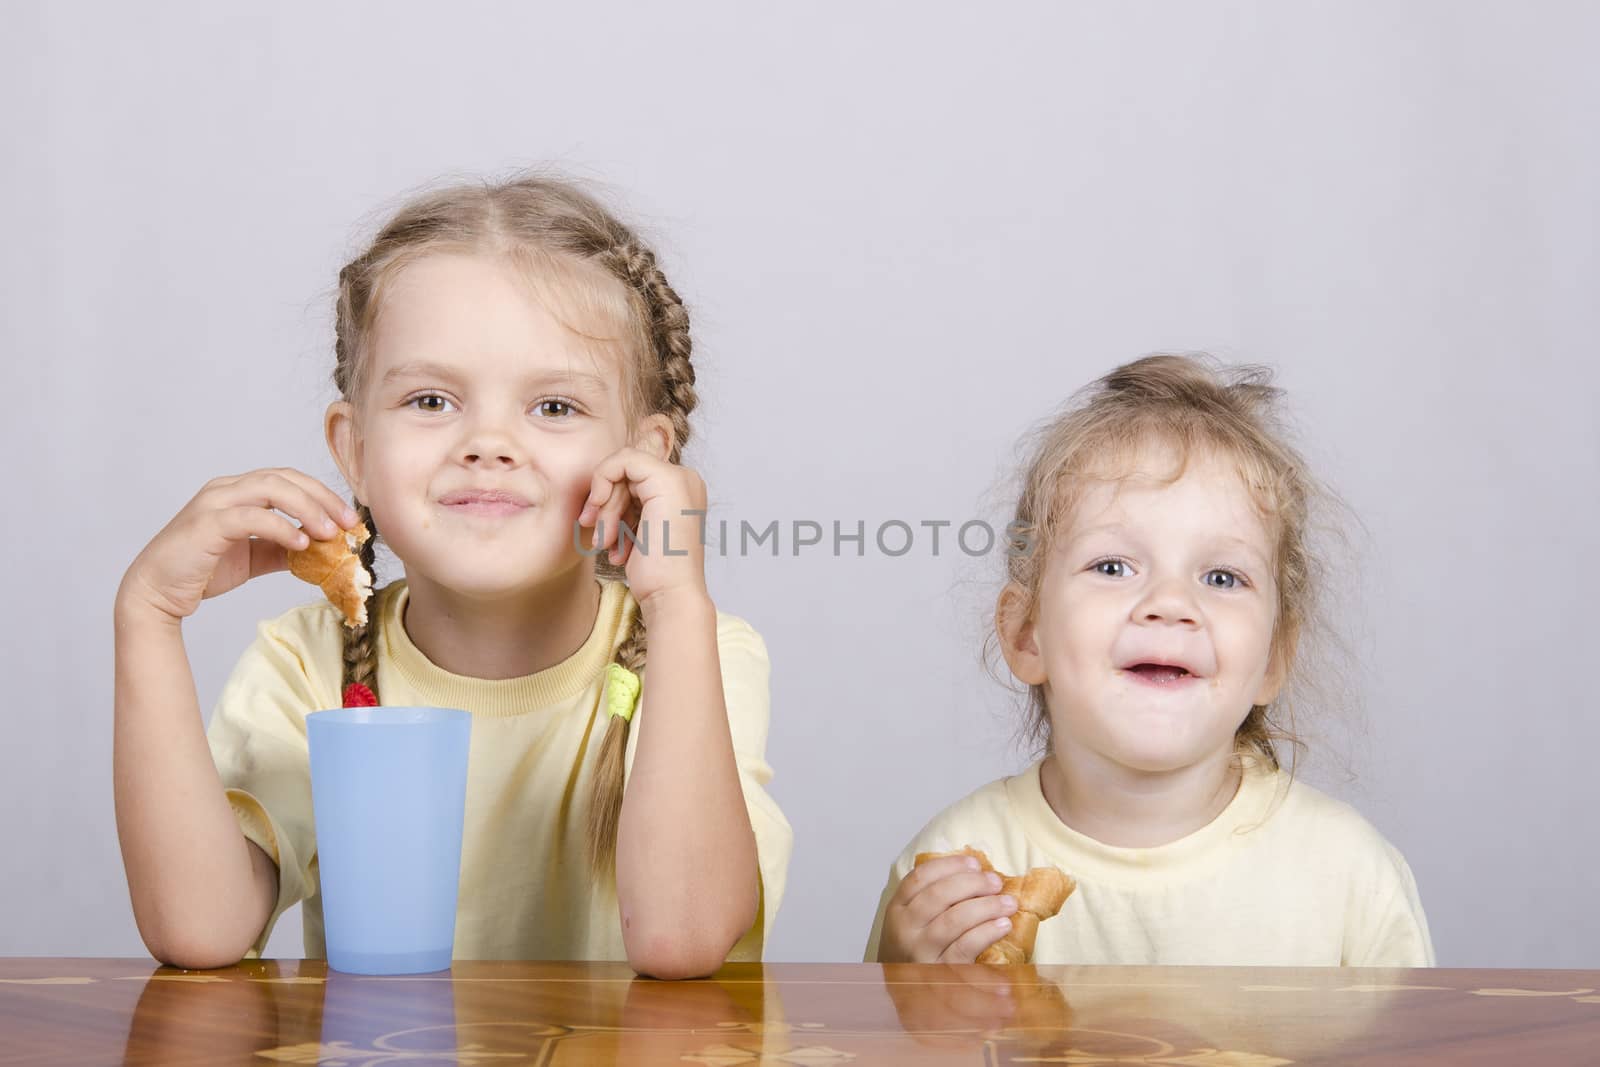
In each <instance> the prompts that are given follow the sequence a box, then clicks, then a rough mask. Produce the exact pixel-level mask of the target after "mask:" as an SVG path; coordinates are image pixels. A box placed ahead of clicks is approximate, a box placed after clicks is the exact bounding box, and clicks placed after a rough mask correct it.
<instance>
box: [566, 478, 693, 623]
mask: <svg viewBox="0 0 1600 1067" xmlns="http://www.w3.org/2000/svg"><path fill="white" fill-rule="evenodd" d="M705 509H706V483H705V482H704V481H703V480H702V479H701V477H700V475H698V474H696V473H695V472H694V471H693V470H691V469H690V468H688V467H685V466H682V465H680V464H676V463H668V462H667V461H666V460H664V459H657V458H656V457H655V456H652V455H650V454H649V453H648V452H642V451H640V450H639V449H636V448H622V449H618V450H617V451H616V452H613V453H612V454H611V455H609V456H607V457H606V458H605V459H604V460H602V461H601V463H600V465H599V466H598V467H596V468H595V472H594V479H593V482H592V484H591V485H590V487H589V499H588V501H587V502H585V504H584V505H583V510H582V512H580V513H579V515H578V525H579V526H580V527H583V528H589V527H592V526H598V527H599V528H598V529H596V530H595V534H594V535H593V536H591V547H593V548H597V549H604V550H607V558H608V559H610V561H611V562H612V563H616V564H621V565H622V566H623V568H624V570H625V572H626V574H627V576H628V587H629V588H630V589H631V590H632V591H633V596H634V599H635V600H637V601H638V602H639V607H640V608H641V610H642V609H644V608H646V607H647V606H648V605H649V604H650V603H651V602H652V601H655V600H658V599H666V597H667V596H668V595H676V594H677V593H679V592H684V591H687V592H690V593H694V594H697V595H700V596H704V595H706V563H705V546H704V545H702V544H701V543H700V539H701V534H702V532H703V530H704V521H705V516H704V512H705ZM686 512H688V513H689V514H685V513H686ZM694 512H699V514H694ZM623 522H626V523H627V524H628V528H629V529H630V530H632V531H633V532H634V535H635V537H636V539H637V540H638V541H639V544H637V545H636V544H634V543H633V541H630V540H628V539H626V538H622V537H620V536H619V534H620V529H619V526H620V524H621V523H623Z"/></svg>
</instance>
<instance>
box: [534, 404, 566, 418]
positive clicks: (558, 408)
mask: <svg viewBox="0 0 1600 1067" xmlns="http://www.w3.org/2000/svg"><path fill="white" fill-rule="evenodd" d="M539 414H541V415H547V416H549V417H551V418H556V419H559V418H562V417H563V416H566V415H570V414H572V405H571V404H569V403H567V402H566V401H565V400H541V401H539Z"/></svg>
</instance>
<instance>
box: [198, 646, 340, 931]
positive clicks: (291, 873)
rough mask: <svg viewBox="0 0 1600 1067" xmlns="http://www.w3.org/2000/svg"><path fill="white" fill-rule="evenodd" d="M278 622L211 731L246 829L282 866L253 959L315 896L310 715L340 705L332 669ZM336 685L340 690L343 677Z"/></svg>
mask: <svg viewBox="0 0 1600 1067" xmlns="http://www.w3.org/2000/svg"><path fill="white" fill-rule="evenodd" d="M281 621H282V620H278V621H277V622H281ZM277 622H264V623H262V624H261V626H260V627H259V628H258V630H257V635H256V639H255V641H254V642H253V643H252V644H251V645H250V647H249V648H247V649H246V650H245V652H244V654H243V655H242V656H241V657H240V658H239V662H238V663H237V664H236V665H235V666H234V669H233V673H232V674H231V675H230V676H229V678H228V681H227V683H226V684H225V685H224V686H223V689H222V695H221V697H220V698H219V699H218V701H217V705H216V710H215V711H214V713H213V714H212V717H211V723H210V725H209V727H208V728H207V731H206V739H207V742H208V743H209V745H210V747H211V757H212V759H213V761H214V762H215V763H216V766H217V773H218V775H219V777H220V778H221V779H222V785H223V788H224V789H225V790H226V792H227V798H228V803H229V805H230V806H231V807H232V808H233V812H234V816H235V818H237V819H238V821H239V829H240V831H241V832H242V833H243V834H244V836H245V837H246V839H248V840H250V841H252V842H254V843H255V844H256V845H258V846H259V847H260V848H261V849H262V851H264V852H266V854H267V855H268V856H270V857H272V860H273V862H274V863H276V864H277V867H278V901H277V904H276V905H275V906H274V908H273V910H272V915H271V917H270V918H269V919H268V920H267V923H266V925H265V926H264V927H263V928H262V930H261V933H260V935H259V936H258V937H257V939H256V942H255V944H254V945H253V946H252V947H251V949H250V951H249V952H248V953H247V958H253V957H258V956H259V955H260V954H261V952H262V950H263V948H264V947H265V945H266V943H267V939H268V937H269V936H270V935H271V933H272V928H273V926H274V925H275V924H276V923H277V921H278V917H279V916H281V915H282V914H283V913H284V912H285V911H287V910H288V909H289V908H291V907H293V906H294V905H295V904H298V903H300V902H301V901H302V900H305V899H306V898H307V897H310V896H312V895H314V894H315V893H316V891H317V876H316V838H315V833H314V824H313V821H312V808H311V770H310V760H309V756H308V750H307V747H306V715H307V714H308V713H310V712H312V711H316V710H318V709H320V708H326V707H334V706H337V704H338V701H337V699H333V697H332V696H331V695H330V692H329V686H330V681H329V679H328V678H327V677H326V674H327V669H326V665H320V666H321V667H322V669H319V665H318V664H317V663H315V661H314V657H312V656H310V655H308V654H307V651H306V649H305V647H304V642H301V641H296V640H294V639H293V638H292V637H290V636H289V634H291V633H294V632H295V629H294V628H293V627H280V626H279V625H278V624H277ZM331 685H332V690H333V691H334V692H335V693H336V691H337V688H338V683H337V678H334V679H333V680H332V682H331Z"/></svg>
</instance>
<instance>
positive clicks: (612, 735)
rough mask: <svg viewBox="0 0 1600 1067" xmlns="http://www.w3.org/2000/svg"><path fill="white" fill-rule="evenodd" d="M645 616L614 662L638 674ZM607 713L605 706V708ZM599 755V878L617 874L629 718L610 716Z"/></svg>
mask: <svg viewBox="0 0 1600 1067" xmlns="http://www.w3.org/2000/svg"><path fill="white" fill-rule="evenodd" d="M645 643H646V642H645V631H644V618H643V617H642V616H640V615H637V614H636V615H635V616H634V619H633V629H632V630H631V631H629V633H628V637H627V639H626V640H624V641H623V642H622V644H621V646H619V647H618V648H617V654H616V657H615V660H614V662H616V663H617V664H619V665H620V666H623V667H626V668H627V669H628V670H630V671H632V672H633V673H635V674H638V673H639V672H640V671H642V670H644V654H645ZM602 713H604V709H602ZM607 718H608V719H610V720H611V721H610V722H608V723H606V732H605V736H604V737H603V738H602V739H601V741H600V756H599V759H598V760H597V761H596V763H595V770H594V783H595V784H594V790H593V793H592V794H591V795H590V798H589V834H588V837H589V866H590V868H591V869H592V870H593V871H594V872H595V875H596V876H597V877H599V876H601V875H604V874H606V873H607V872H612V873H614V870H615V865H616V860H617V825H618V823H619V821H620V820H621V817H622V784H623V770H624V766H623V765H624V757H625V756H626V755H627V751H628V725H629V720H627V719H625V718H623V717H622V716H620V715H608V716H607Z"/></svg>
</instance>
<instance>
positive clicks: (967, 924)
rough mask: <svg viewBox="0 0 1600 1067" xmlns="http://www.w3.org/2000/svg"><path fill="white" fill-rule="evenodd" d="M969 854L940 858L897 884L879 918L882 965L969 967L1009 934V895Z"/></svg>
mask: <svg viewBox="0 0 1600 1067" xmlns="http://www.w3.org/2000/svg"><path fill="white" fill-rule="evenodd" d="M999 893H1000V876H999V875H997V874H994V873H992V872H986V871H983V870H981V869H980V868H979V867H978V861H977V860H975V859H973V858H972V857H971V856H941V857H939V858H938V859H933V860H929V861H928V862H926V863H924V864H923V865H922V866H920V867H917V868H915V869H914V870H912V872H911V873H910V874H908V875H906V876H905V878H904V879H903V880H902V881H901V882H900V887H899V888H898V889H896V890H895V891H894V896H892V897H890V898H889V906H888V908H887V909H885V911H884V914H883V931H882V933H881V934H880V935H879V939H878V960H879V961H880V962H882V963H972V962H974V961H976V960H977V958H978V956H979V954H980V953H982V952H983V950H984V949H986V948H988V947H989V946H990V945H992V944H994V943H995V942H996V941H999V940H1000V939H1001V938H1002V937H1004V936H1006V934H1007V933H1008V932H1009V931H1010V930H1011V919H1010V916H1012V915H1014V914H1016V911H1017V902H1016V899H1015V898H1014V897H1010V896H1000V895H998V894H999Z"/></svg>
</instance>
